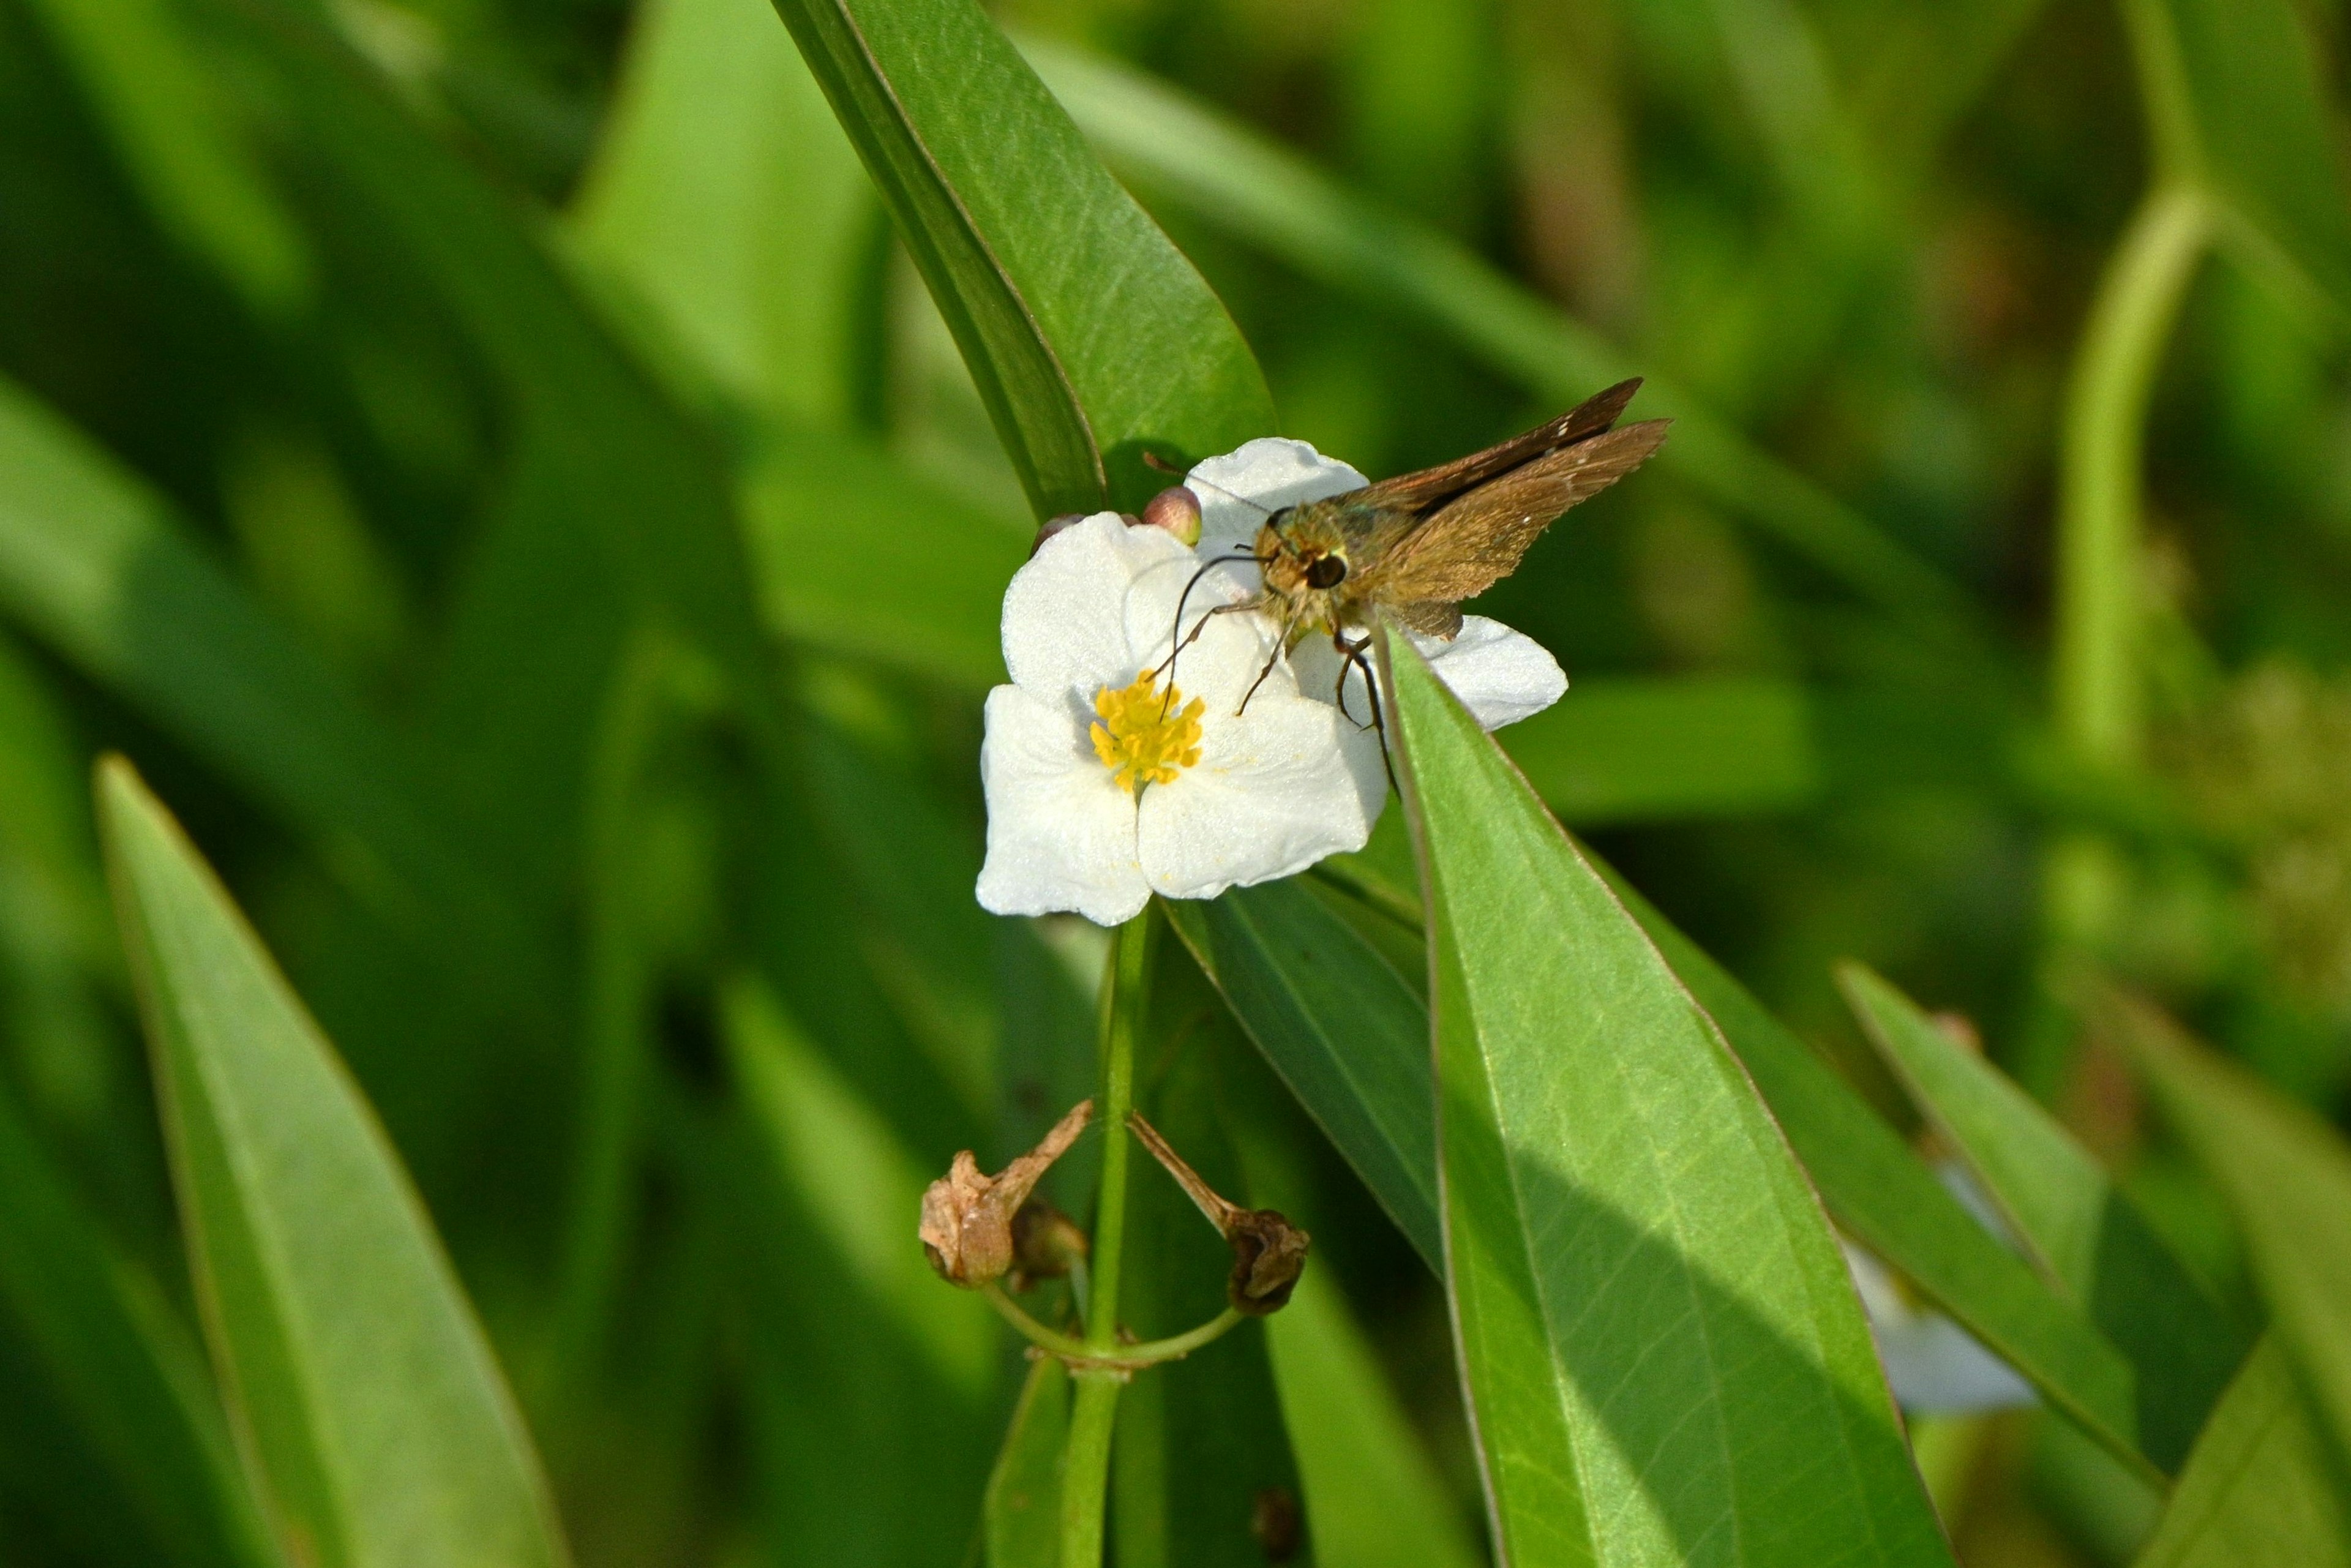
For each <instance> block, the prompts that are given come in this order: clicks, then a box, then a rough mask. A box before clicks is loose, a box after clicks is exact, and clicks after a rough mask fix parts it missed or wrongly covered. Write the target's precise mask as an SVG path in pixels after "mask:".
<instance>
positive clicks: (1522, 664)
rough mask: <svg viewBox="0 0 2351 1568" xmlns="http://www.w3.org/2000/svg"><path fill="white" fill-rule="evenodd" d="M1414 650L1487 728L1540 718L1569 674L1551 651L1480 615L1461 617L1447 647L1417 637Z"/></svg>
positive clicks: (1564, 688) (1557, 696) (1556, 698)
mask: <svg viewBox="0 0 2351 1568" xmlns="http://www.w3.org/2000/svg"><path fill="white" fill-rule="evenodd" d="M1412 645H1413V646H1414V647H1416V648H1418V649H1419V650H1420V651H1421V652H1422V653H1424V654H1426V655H1427V658H1428V667H1429V668H1430V669H1432V670H1435V671H1436V672H1437V679H1438V680H1441V681H1443V682H1444V683H1445V684H1446V685H1448V686H1450V687H1452V688H1453V695H1455V696H1457V697H1459V698H1460V699H1461V705H1462V706H1464V707H1466V708H1468V710H1469V712H1470V713H1471V714H1472V715H1473V716H1476V718H1477V720H1478V722H1479V724H1481V725H1484V726H1485V727H1487V728H1488V729H1499V728H1501V727H1503V726H1504V725H1506V724H1516V723H1517V722H1518V721H1519V720H1520V719H1522V718H1527V717H1531V716H1533V715H1535V714H1539V713H1541V712H1542V710H1543V709H1545V708H1547V707H1549V706H1551V705H1552V704H1553V703H1555V702H1557V701H1559V699H1560V697H1561V696H1562V695H1564V694H1565V693H1566V691H1567V672H1566V671H1564V670H1562V669H1561V668H1560V667H1559V661H1558V660H1557V659H1554V658H1552V656H1551V650H1550V649H1548V648H1546V647H1544V646H1543V645H1542V644H1541V643H1538V642H1536V641H1535V640H1534V639H1533V638H1531V637H1530V636H1528V635H1527V634H1526V633H1525V632H1513V631H1511V630H1510V628H1509V627H1508V626H1505V625H1503V624H1502V623H1501V622H1499V621H1489V620H1487V619H1486V618H1485V617H1484V616H1483V615H1467V616H1464V617H1462V620H1461V630H1460V631H1459V632H1458V633H1456V634H1455V636H1454V638H1453V640H1452V641H1451V642H1449V643H1447V642H1440V641H1439V640H1437V638H1435V637H1424V636H1421V635H1420V634H1418V633H1417V632H1416V633H1414V634H1413V639H1412Z"/></svg>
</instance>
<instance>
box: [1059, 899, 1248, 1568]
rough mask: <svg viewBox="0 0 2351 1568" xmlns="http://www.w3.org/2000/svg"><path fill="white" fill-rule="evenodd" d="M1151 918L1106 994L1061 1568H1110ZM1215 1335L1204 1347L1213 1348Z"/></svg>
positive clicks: (1120, 953)
mask: <svg viewBox="0 0 2351 1568" xmlns="http://www.w3.org/2000/svg"><path fill="white" fill-rule="evenodd" d="M1152 913H1153V912H1152V908H1151V906H1150V905H1149V904H1145V905H1144V907H1143V910H1142V912H1141V913H1140V914H1138V915H1134V917H1133V918H1132V919H1130V920H1128V921H1127V922H1126V923H1125V924H1124V925H1121V926H1120V927H1119V929H1118V940H1117V942H1116V944H1115V945H1114V946H1113V948H1112V951H1111V958H1110V974H1109V983H1108V984H1107V985H1105V986H1104V987H1103V988H1102V1047H1101V1051H1100V1054H1099V1056H1098V1058H1097V1067H1096V1072H1095V1088H1094V1105H1095V1107H1096V1109H1097V1111H1098V1112H1099V1113H1100V1115H1101V1118H1102V1127H1103V1129H1104V1130H1105V1132H1107V1133H1108V1134H1110V1135H1109V1136H1107V1137H1105V1138H1103V1139H1102V1175H1101V1179H1100V1185H1099V1186H1097V1187H1096V1188H1095V1199H1094V1236H1093V1265H1092V1269H1093V1279H1092V1294H1091V1297H1090V1299H1089V1300H1088V1301H1087V1302H1086V1333H1085V1338H1084V1340H1083V1341H1082V1342H1081V1343H1080V1344H1078V1345H1077V1346H1076V1347H1074V1348H1076V1349H1077V1351H1078V1352H1079V1353H1080V1354H1078V1355H1076V1356H1073V1357H1065V1358H1064V1359H1066V1360H1069V1362H1070V1371H1071V1377H1072V1378H1073V1380H1074V1381H1075V1383H1076V1385H1077V1393H1076V1397H1075V1398H1074V1399H1073V1400H1072V1401H1071V1411H1070V1436H1069V1446H1068V1447H1067V1448H1064V1449H1063V1450H1062V1455H1061V1568H1101V1563H1102V1516H1103V1505H1104V1503H1105V1502H1106V1501H1107V1500H1108V1494H1109V1489H1110V1441H1111V1427H1112V1425H1113V1421H1114V1419H1115V1417H1116V1416H1117V1413H1118V1391H1119V1389H1120V1388H1121V1387H1123V1386H1124V1385H1125V1381H1126V1378H1127V1375H1128V1373H1129V1370H1130V1368H1128V1367H1126V1366H1123V1365H1121V1364H1120V1361H1121V1358H1122V1356H1123V1354H1124V1352H1125V1348H1126V1347H1123V1346H1121V1345H1120V1344H1119V1343H1118V1297H1119V1278H1120V1272H1121V1269H1122V1266H1123V1262H1124V1259H1125V1253H1126V1173H1127V1155H1128V1145H1127V1140H1126V1138H1125V1137H1123V1135H1121V1133H1122V1130H1123V1128H1124V1127H1125V1126H1126V1120H1127V1116H1128V1114H1129V1113H1132V1112H1133V1111H1134V1044H1135V1040H1136V1037H1137V1036H1138V1035H1139V1034H1140V1033H1141V1032H1142V1029H1143V1019H1144V1009H1145V1007H1146V1006H1147V1005H1148V1003H1149V1001H1150V996H1149V986H1150V977H1151V946H1152V936H1153V930H1152ZM1022 1315H1023V1316H1026V1315H1027V1314H1025V1313H1024V1314H1022ZM1218 1321H1219V1322H1221V1320H1218ZM1016 1326H1017V1325H1016ZM1207 1326H1209V1327H1214V1326H1215V1325H1214V1324H1211V1325H1207ZM1225 1326H1226V1327H1229V1326H1230V1325H1229V1324H1227V1325H1225ZM1200 1332H1201V1331H1195V1333H1200ZM1222 1332H1223V1329H1221V1328H1219V1329H1217V1333H1222ZM1031 1337H1032V1338H1033V1337H1034V1336H1033V1335H1032V1336H1031ZM1180 1337H1183V1338H1186V1339H1188V1338H1190V1337H1191V1336H1190V1335H1185V1336H1180ZM1213 1337H1215V1335H1214V1334H1209V1335H1207V1338H1213ZM1207 1338H1203V1339H1202V1340H1200V1342H1199V1343H1207ZM1135 1348H1137V1349H1140V1348H1142V1347H1135ZM1190 1348H1194V1347H1192V1346H1186V1349H1190Z"/></svg>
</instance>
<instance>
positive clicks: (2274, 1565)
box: [2137, 1337, 2351, 1568]
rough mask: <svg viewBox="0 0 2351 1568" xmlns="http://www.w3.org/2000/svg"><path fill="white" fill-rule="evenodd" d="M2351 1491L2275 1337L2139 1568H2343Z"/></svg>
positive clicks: (2222, 1414) (2226, 1403) (2201, 1453)
mask: <svg viewBox="0 0 2351 1568" xmlns="http://www.w3.org/2000/svg"><path fill="white" fill-rule="evenodd" d="M2345 1564H2351V1496H2346V1491H2345V1489H2344V1482H2343V1479H2342V1473H2341V1467H2340V1464H2339V1461H2338V1460H2337V1459H2336V1458H2335V1455H2334V1454H2333V1453H2331V1452H2330V1451H2329V1449H2328V1445H2327V1440H2326V1435H2325V1431H2324V1430H2323V1429H2322V1428H2321V1427H2320V1426H2319V1423H2318V1421H2317V1419H2316V1417H2315V1416H2314V1415H2313V1414H2312V1412H2311V1409H2310V1402H2309V1399H2308V1396H2305V1395H2304V1393H2303V1391H2302V1389H2301V1387H2300V1386H2299V1385H2298V1384H2297V1382H2296V1380H2295V1375H2294V1365H2293V1362H2292V1360H2291V1358H2289V1357H2288V1356H2287V1355H2286V1354H2285V1352H2284V1351H2283V1349H2281V1348H2280V1347H2279V1345H2278V1343H2277V1341H2276V1340H2275V1339H2274V1338H2273V1337H2265V1338H2263V1339H2262V1342H2261V1343H2259V1344H2257V1345H2255V1346H2254V1347H2253V1351H2252V1354H2251V1355H2249V1356H2247V1357H2246V1358H2245V1364H2244V1365H2243V1366H2242V1367H2241V1368H2240V1369H2239V1370H2238V1373H2237V1375H2236V1378H2235V1380H2234V1381H2232V1382H2231V1384H2230V1385H2229V1387H2228V1390H2227V1392H2225V1393H2224V1394H2222V1395H2221V1396H2220V1404H2219V1405H2217V1406H2214V1408H2213V1411H2212V1419H2211V1421H2210V1423H2209V1424H2207V1425H2206V1427H2205V1428H2204V1431H2203V1434H2202V1435H2201V1436H2200V1437H2198V1438H2197V1439H2196V1447H2195V1448H2193V1449H2191V1450H2190V1451H2189V1456H2188V1463H2187V1465H2186V1467H2185V1468H2184V1469H2181V1470H2180V1472H2179V1487H2178V1488H2177V1489H2176V1490H2174V1491H2173V1492H2172V1494H2171V1502H2170V1505H2169V1506H2168V1507H2167V1508H2166V1509H2165V1510H2164V1512H2163V1519H2162V1521H2161V1522H2160V1523H2158V1525H2157V1526H2156V1531H2155V1535H2154V1538H2153V1539H2152V1540H2150V1541H2149V1542H2147V1545H2146V1547H2145V1548H2144V1549H2143V1550H2142V1551H2141V1552H2139V1555H2138V1557H2137V1568H2344V1565H2345Z"/></svg>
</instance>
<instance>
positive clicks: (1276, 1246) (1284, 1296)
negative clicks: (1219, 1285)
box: [1126, 1111, 1312, 1318]
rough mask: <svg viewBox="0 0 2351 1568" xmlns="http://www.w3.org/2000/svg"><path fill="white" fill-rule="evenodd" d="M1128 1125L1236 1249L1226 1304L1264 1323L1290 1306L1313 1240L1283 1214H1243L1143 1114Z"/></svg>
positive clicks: (1260, 1210) (1266, 1211)
mask: <svg viewBox="0 0 2351 1568" xmlns="http://www.w3.org/2000/svg"><path fill="white" fill-rule="evenodd" d="M1126 1121H1127V1125H1129V1126H1130V1127H1132V1128H1134V1136H1135V1141H1136V1142H1138V1143H1140V1144H1141V1145H1143V1146H1144V1148H1146V1149H1148V1150H1150V1151H1151V1157H1152V1158H1153V1159H1155V1160H1157V1161H1158V1162H1159V1163H1160V1164H1161V1165H1162V1166H1165V1167H1166V1169H1167V1174H1168V1175H1169V1176H1174V1177H1175V1185H1176V1186H1180V1187H1182V1188H1183V1189H1184V1192H1185V1196H1186V1197H1189V1198H1190V1199H1191V1200H1192V1202H1193V1204H1194V1205H1195V1206H1196V1207H1197V1208H1198V1209H1199V1211H1200V1212H1201V1213H1202V1214H1205V1215H1207V1217H1208V1223H1209V1224H1211V1225H1213V1226H1215V1227H1216V1228H1217V1231H1218V1232H1219V1233H1220V1234H1221V1235H1222V1236H1223V1237H1224V1239H1225V1243H1226V1245H1228V1246H1229V1247H1230V1248H1231V1249H1233V1271H1232V1274H1231V1276H1230V1277H1229V1278H1228V1279H1227V1281H1225V1299H1226V1300H1227V1301H1229V1302H1231V1303H1232V1307H1233V1310H1234V1311H1235V1312H1245V1313H1247V1314H1248V1315H1249V1316H1250V1317H1253V1318H1262V1317H1267V1316H1270V1315H1271V1314H1272V1313H1275V1312H1280V1311H1281V1309H1282V1308H1284V1307H1286V1306H1288V1305H1289V1304H1290V1291H1294V1290H1296V1289H1297V1288H1298V1277H1299V1275H1301V1274H1302V1273H1304V1272H1305V1271H1306V1249H1307V1247H1308V1245H1309V1244H1310V1243H1311V1240H1312V1238H1311V1237H1309V1236H1308V1235H1307V1234H1306V1232H1305V1231H1303V1230H1301V1229H1300V1228H1298V1227H1297V1226H1295V1225H1292V1224H1290V1221H1289V1220H1288V1219H1287V1218H1284V1217H1283V1215H1282V1214H1281V1212H1280V1210H1279V1209H1272V1208H1243V1207H1241V1206H1240V1205H1239V1204H1237V1203H1232V1202H1229V1201H1228V1200H1227V1199H1226V1198H1224V1197H1221V1196H1219V1195H1218V1193H1217V1189H1216V1188H1214V1187H1212V1186H1209V1185H1208V1184H1207V1182H1205V1181H1202V1180H1201V1179H1200V1173H1199V1172H1197V1171H1196V1170H1194V1169H1193V1168H1192V1167H1191V1166H1189V1165H1187V1164H1186V1163H1185V1160H1184V1156H1183V1155H1179V1154H1177V1153H1176V1152H1175V1149H1174V1148H1173V1147H1172V1146H1171V1145H1169V1144H1168V1142H1167V1140H1166V1139H1165V1138H1163V1137H1161V1136H1160V1135H1159V1129H1158V1128H1156V1127H1155V1126H1153V1125H1152V1124H1150V1123H1148V1122H1146V1121H1144V1119H1143V1113H1141V1112H1139V1111H1130V1112H1129V1113H1127V1117H1126Z"/></svg>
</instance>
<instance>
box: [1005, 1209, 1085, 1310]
mask: <svg viewBox="0 0 2351 1568" xmlns="http://www.w3.org/2000/svg"><path fill="white" fill-rule="evenodd" d="M1088 1246H1089V1244H1088V1242H1087V1240H1086V1233H1085V1232H1084V1231H1082V1230H1081V1229H1079V1228H1078V1225H1077V1221H1075V1220H1073V1219H1071V1218H1070V1217H1069V1216H1068V1215H1066V1214H1063V1213H1062V1212H1061V1210H1060V1209H1058V1208H1055V1207H1053V1206H1052V1205H1051V1204H1050V1203H1048V1202H1046V1201H1045V1200H1044V1199H1043V1198H1041V1197H1032V1198H1030V1199H1029V1201H1028V1202H1026V1203H1024V1204H1022V1205H1021V1206H1020V1207H1019V1208H1017V1209H1015V1210H1014V1211H1013V1214H1012V1271H1011V1272H1010V1273H1009V1274H1008V1275H1006V1276H1005V1281H1004V1283H1005V1286H1006V1288H1007V1289H1008V1290H1012V1291H1025V1290H1027V1289H1028V1288H1029V1286H1031V1285H1033V1284H1035V1283H1036V1282H1037V1281H1040V1280H1058V1279H1060V1278H1061V1276H1062V1275H1064V1274H1066V1273H1068V1272H1069V1271H1070V1270H1071V1269H1072V1268H1075V1267H1076V1266H1077V1265H1078V1264H1080V1263H1082V1262H1084V1261H1085V1260H1086V1253H1087V1250H1088Z"/></svg>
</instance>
